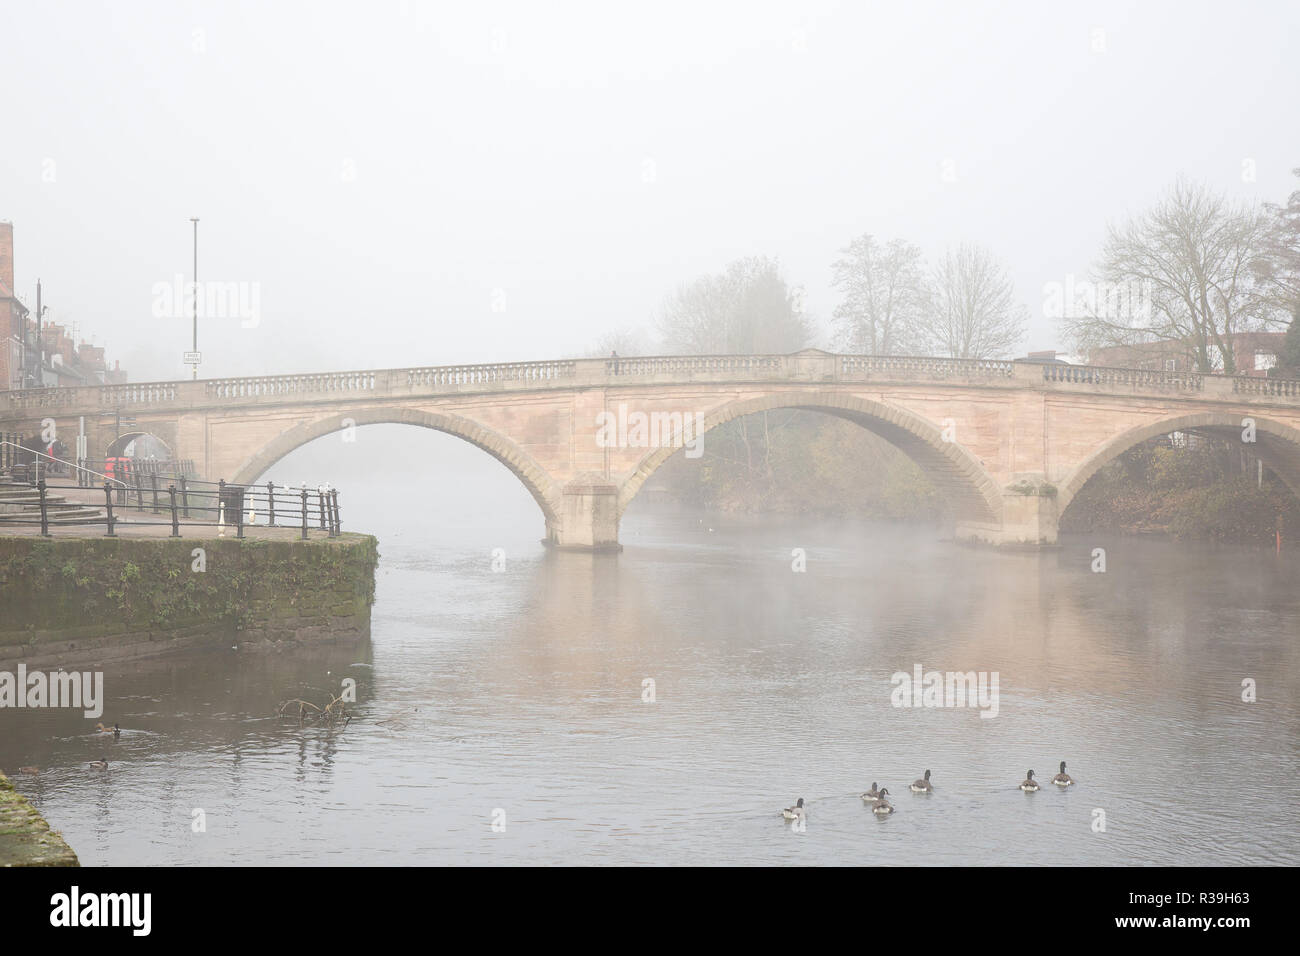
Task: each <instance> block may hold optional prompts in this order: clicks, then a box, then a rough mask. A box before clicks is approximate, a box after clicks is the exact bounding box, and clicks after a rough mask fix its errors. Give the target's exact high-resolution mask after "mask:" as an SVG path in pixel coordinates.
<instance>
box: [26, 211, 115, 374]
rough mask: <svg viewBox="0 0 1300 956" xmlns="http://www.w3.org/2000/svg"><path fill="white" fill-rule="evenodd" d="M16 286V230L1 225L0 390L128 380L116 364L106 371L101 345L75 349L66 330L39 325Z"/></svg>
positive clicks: (73, 341)
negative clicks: (15, 289)
mask: <svg viewBox="0 0 1300 956" xmlns="http://www.w3.org/2000/svg"><path fill="white" fill-rule="evenodd" d="M14 288H15V282H14V227H13V223H9V222H0V389H14V388H39V387H49V386H57V385H101V384H109V385H114V384H119V383H121V382H125V381H126V372H124V371H123V370H122V369H121V367H120V366H119V365H118V364H117V363H114V365H113V368H111V369H110V368H109V367H108V363H107V361H106V359H105V357H104V349H103V347H102V346H97V345H91V344H88V343H86V342H85V341H82V342H81V343H80V344H79V345H78V344H77V343H76V340H75V336H74V335H73V334H72V333H71V332H70V331H69V330H68V329H67V328H66V327H65V326H63V325H59V324H58V323H55V322H40V323H38V321H37V316H35V315H33V314H32V313H31V311H30V310H29V309H28V308H27V306H25V305H24V304H23V303H22V302H21V301H19V299H18V295H17V293H16V292H15V291H14ZM38 343H39V347H38Z"/></svg>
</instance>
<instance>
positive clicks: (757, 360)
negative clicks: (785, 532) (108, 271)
mask: <svg viewBox="0 0 1300 956" xmlns="http://www.w3.org/2000/svg"><path fill="white" fill-rule="evenodd" d="M702 382H709V383H767V382H792V383H803V382H826V383H835V382H844V383H856V382H871V383H877V382H879V383H882V384H910V383H913V382H915V383H939V384H942V385H945V386H949V387H952V386H957V387H960V386H977V387H983V388H1033V389H1048V390H1051V391H1063V392H1084V393H1087V392H1105V393H1108V394H1132V395H1134V396H1141V395H1144V394H1146V395H1151V394H1158V395H1169V394H1176V395H1181V396H1184V397H1188V398H1191V397H1202V398H1206V399H1210V400H1216V401H1222V402H1247V403H1252V404H1254V403H1260V404H1270V405H1271V404H1277V405H1284V406H1293V405H1297V404H1300V381H1297V380H1288V379H1276V378H1255V377H1252V376H1246V375H1239V376H1225V375H1207V374H1201V373H1194V372H1193V373H1187V372H1165V371H1156V370H1150V369H1132V368H1109V367H1104V366H1095V365H1057V364H1051V365H1039V364H1036V363H1028V362H1014V361H1006V360H994V359H953V358H942V357H923V356H893V355H841V354H834V353H830V352H822V351H819V350H816V349H809V350H805V351H803V352H797V353H795V354H793V355H660V356H632V357H628V358H622V357H611V358H597V359H558V360H553V361H544V362H505V363H492V364H485V365H442V366H422V367H416V368H397V369H370V370H356V371H341V372H321V373H305V374H296V375H261V376H243V377H237V378H217V379H201V380H199V381H184V380H182V381H174V382H141V383H134V384H127V385H100V386H79V387H72V388H65V387H57V388H36V389H19V390H12V391H0V419H8V420H18V419H30V418H38V417H42V416H44V415H78V414H97V413H101V412H112V411H113V410H115V409H131V410H136V409H150V410H159V411H167V410H172V409H176V410H193V409H202V408H214V407H225V406H229V405H257V404H277V403H286V402H291V403H292V402H330V401H349V400H354V399H357V398H375V399H381V400H382V399H389V398H396V399H402V398H410V397H423V396H437V395H447V394H463V393H466V392H511V391H529V390H544V389H556V388H578V389H583V388H617V387H620V386H628V385H643V384H655V385H659V384H662V385H672V384H694V383H702Z"/></svg>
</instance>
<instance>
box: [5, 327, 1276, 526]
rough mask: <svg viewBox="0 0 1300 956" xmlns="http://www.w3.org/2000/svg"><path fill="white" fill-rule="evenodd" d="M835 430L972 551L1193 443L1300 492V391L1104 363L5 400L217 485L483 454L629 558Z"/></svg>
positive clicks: (483, 375)
mask: <svg viewBox="0 0 1300 956" xmlns="http://www.w3.org/2000/svg"><path fill="white" fill-rule="evenodd" d="M778 408H798V409H809V410H812V411H817V412H822V413H824V414H827V415H834V416H836V417H838V418H842V419H846V420H848V421H851V422H854V423H855V424H858V425H860V426H861V427H863V428H866V429H869V430H871V431H873V432H875V433H876V434H878V435H880V436H882V437H884V438H885V439H887V440H888V441H890V442H891V443H893V444H894V445H895V446H897V447H898V448H899V449H901V450H902V451H903V452H904V453H906V454H907V455H908V456H910V457H911V458H912V459H913V460H914V461H915V462H916V463H917V464H918V465H919V466H920V467H921V469H922V470H923V471H924V472H925V473H926V474H927V475H928V476H929V477H930V478H931V479H932V480H933V481H934V482H935V483H936V484H937V485H938V486H939V487H940V489H941V490H942V492H943V494H944V495H945V496H946V498H947V500H948V501H949V502H950V504H951V509H950V510H951V518H952V532H953V534H954V535H955V537H957V538H959V539H966V540H976V541H983V542H987V543H991V544H1012V545H1042V544H1050V543H1052V542H1054V541H1055V540H1056V536H1057V520H1058V517H1059V516H1060V514H1062V513H1063V512H1064V510H1065V508H1067V507H1068V506H1069V503H1070V501H1071V500H1072V499H1073V498H1074V496H1075V495H1077V494H1078V492H1079V490H1080V489H1081V488H1082V487H1083V485H1084V483H1085V482H1086V481H1087V480H1088V478H1089V477H1091V476H1092V474H1093V473H1095V472H1096V471H1097V470H1098V469H1099V468H1100V467H1102V466H1103V465H1104V464H1106V463H1107V462H1108V461H1110V460H1112V459H1113V458H1115V457H1116V456H1117V455H1119V454H1121V453H1122V452H1124V451H1125V450H1127V449H1128V448H1130V447H1132V446H1133V445H1135V444H1137V443H1138V442H1141V441H1144V440H1145V439H1147V438H1151V437H1154V436H1156V435H1160V434H1166V433H1169V432H1173V431H1187V432H1206V433H1211V434H1217V435H1221V436H1228V437H1233V438H1236V439H1238V440H1241V439H1242V438H1243V435H1249V434H1250V432H1249V431H1248V423H1246V422H1245V420H1246V419H1250V423H1249V424H1253V437H1254V439H1255V440H1254V443H1253V444H1252V445H1250V446H1249V447H1250V450H1251V451H1252V452H1253V453H1254V454H1256V455H1257V456H1258V457H1259V458H1260V460H1262V461H1263V462H1264V463H1265V465H1266V466H1268V467H1269V468H1270V469H1272V470H1273V471H1274V472H1275V473H1276V474H1277V475H1278V476H1279V477H1280V478H1281V479H1282V480H1283V481H1284V482H1285V483H1286V484H1287V485H1288V486H1289V487H1290V488H1291V490H1292V491H1294V492H1296V493H1297V494H1300V382H1298V381H1290V380H1276V379H1263V378H1252V377H1246V376H1237V377H1228V376H1218V375H1199V374H1187V373H1166V372H1157V371H1145V370H1136V369H1111V368H1099V367H1095V366H1075V365H1038V364H1030V363H1020V362H1007V361H984V360H960V359H940V358H909V357H886V356H862V355H836V354H831V353H827V352H822V351H819V350H816V349H809V350H805V351H803V352H797V353H795V354H792V355H730V356H713V355H709V356H661V357H650V358H609V359H570V360H560V361H547V362H518V363H509V364H497V365H456V366H440V367H425V368H400V369H383V370H373V371H358V372H326V373H320V374H308V375H272V376H263V377H255V378H223V379H206V380H199V381H177V382H151V383H141V384H132V385H105V386H97V387H82V388H49V389H29V390H23V391H10V392H0V430H5V431H19V432H23V433H26V434H34V433H37V432H38V431H40V429H41V427H42V423H43V422H48V420H53V421H54V422H55V424H56V427H57V428H58V433H59V435H60V436H63V437H64V438H65V442H66V443H67V444H69V445H71V444H72V441H71V440H69V439H68V437H67V436H71V435H75V434H77V433H78V430H79V427H80V425H81V422H82V421H83V420H84V427H85V432H86V434H87V436H88V447H89V449H90V454H91V456H92V457H102V456H103V454H104V450H105V449H107V448H108V447H109V445H110V444H111V443H112V441H113V440H114V439H115V438H116V437H117V436H118V434H119V433H120V432H121V430H122V429H121V426H120V420H121V418H122V417H123V416H125V417H127V418H128V420H130V419H134V424H133V425H132V426H131V428H130V430H131V431H134V432H141V433H149V434H152V435H154V436H157V437H158V438H160V439H161V440H162V441H163V442H165V443H166V444H167V445H168V446H169V447H170V449H171V450H172V457H173V458H178V459H186V458H188V459H192V460H193V461H194V462H195V463H196V465H197V468H198V470H199V471H200V472H201V473H203V474H204V476H205V477H208V478H210V479H216V478H225V479H227V480H229V481H238V482H253V481H255V480H257V479H258V478H259V477H260V476H262V475H263V474H264V473H265V472H266V470H267V469H268V468H270V467H271V466H272V465H274V464H275V463H276V462H277V461H278V460H279V459H280V458H282V457H283V456H285V455H286V454H288V453H289V452H291V451H293V450H294V449H295V448H297V447H299V446H300V445H303V444H305V443H307V442H309V441H312V440H313V439H316V438H320V437H321V436H324V435H329V434H331V433H335V432H340V431H344V430H346V429H348V428H350V427H352V426H360V425H366V424H375V423H385V422H397V423H405V424H410V425H418V426H421V427H425V428H434V429H437V430H439V431H444V432H449V433H450V434H453V435H458V436H459V437H461V438H463V439H465V440H466V441H469V442H472V443H473V444H475V445H477V446H478V447H479V448H482V449H483V450H484V451H486V452H488V453H489V454H491V455H492V456H493V457H495V458H496V459H497V460H498V461H500V462H501V463H502V464H504V465H505V466H506V467H507V468H509V469H510V470H511V471H512V472H514V474H515V475H517V476H518V478H519V480H520V481H522V482H523V484H524V485H525V487H527V488H528V490H529V491H530V492H531V493H532V496H533V498H534V499H536V501H537V504H538V506H539V507H540V508H541V510H542V513H543V515H544V516H545V520H546V540H547V541H548V542H549V543H551V544H553V545H556V546H559V547H569V548H582V549H604V548H616V547H618V525H619V519H620V517H621V516H622V514H623V511H624V510H625V509H626V508H627V506H628V503H629V502H630V501H631V500H632V498H633V497H634V496H635V495H636V493H637V490H638V489H639V488H640V487H641V486H642V484H644V483H645V481H646V479H647V478H649V477H650V476H651V475H652V474H653V473H654V471H655V469H656V468H657V467H659V465H661V464H662V463H663V462H664V461H666V460H667V459H668V457H669V456H670V455H672V454H673V453H674V452H676V451H677V450H678V449H679V448H680V447H682V446H683V445H685V446H686V447H687V449H688V451H689V450H691V447H692V444H693V443H694V442H696V441H707V433H708V430H709V429H711V428H713V427H715V426H717V425H719V424H721V423H723V422H726V421H729V420H730V419H733V418H737V417H739V416H742V415H748V414H752V413H754V412H760V411H764V410H768V409H778Z"/></svg>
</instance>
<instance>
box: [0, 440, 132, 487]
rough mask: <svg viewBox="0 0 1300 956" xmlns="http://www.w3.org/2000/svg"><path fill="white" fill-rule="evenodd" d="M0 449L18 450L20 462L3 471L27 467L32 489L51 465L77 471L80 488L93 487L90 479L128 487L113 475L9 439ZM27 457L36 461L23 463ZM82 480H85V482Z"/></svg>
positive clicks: (0, 443) (1, 443) (16, 454)
mask: <svg viewBox="0 0 1300 956" xmlns="http://www.w3.org/2000/svg"><path fill="white" fill-rule="evenodd" d="M0 448H10V449H11V450H14V449H16V451H15V452H14V454H15V456H16V458H17V459H18V461H15V463H14V465H12V466H10V467H8V468H5V469H3V470H6V471H10V472H11V473H12V471H13V469H14V468H21V467H23V466H24V465H25V466H26V467H27V470H28V483H29V484H31V486H32V487H35V486H36V483H37V482H38V481H39V480H40V479H41V477H42V473H44V474H49V471H50V469H49V465H50V464H55V465H58V466H59V469H56V470H60V469H64V468H68V469H72V470H73V471H75V473H76V475H77V478H78V485H77V487H79V488H88V487H91V484H90V482H89V479H90V478H102V479H104V480H105V481H111V482H117V484H119V485H122V487H124V488H125V487H126V484H125V482H122V481H119V480H118V479H116V478H114V477H113V476H112V475H106V474H102V473H101V472H98V471H92V470H91V469H89V468H87V467H85V466H84V465H82V464H80V463H78V464H74V463H73V462H70V461H66V460H65V459H63V458H56V457H55V456H53V455H47V454H46V453H45V452H43V451H36V450H35V449H34V448H28V447H27V446H25V445H22V444H18V443H15V442H11V441H9V440H7V439H3V440H0ZM27 456H30V457H31V458H32V459H33V460H34V461H33V462H21V459H22V458H24V457H27ZM80 461H82V462H85V461H88V459H85V458H83V459H81V460H80ZM33 464H34V465H35V467H32V466H33ZM42 464H45V467H44V468H42V467H41V465H42ZM82 479H85V480H84V481H83V480H82Z"/></svg>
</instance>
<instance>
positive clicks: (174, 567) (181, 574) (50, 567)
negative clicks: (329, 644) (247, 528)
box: [0, 534, 378, 661]
mask: <svg viewBox="0 0 1300 956" xmlns="http://www.w3.org/2000/svg"><path fill="white" fill-rule="evenodd" d="M196 548H202V549H203V550H204V552H205V555H204V568H205V569H204V570H202V571H198V570H195V566H196V565H195V562H196V557H195V555H194V549H196ZM377 562H378V549H377V544H376V541H375V539H374V538H373V537H372V536H370V535H358V534H344V535H342V536H340V537H338V538H333V539H319V538H318V539H312V540H309V541H300V540H292V539H287V540H266V539H260V538H245V539H242V540H240V539H238V538H106V537H103V538H101V537H94V538H70V537H56V538H51V539H41V538H36V537H8V538H0V595H3V608H4V613H3V616H2V617H0V661H3V660H5V659H12V658H15V657H29V656H31V655H32V653H33V649H34V648H35V647H37V646H38V645H42V644H52V643H56V642H57V643H59V644H62V645H66V644H67V643H68V642H69V641H79V642H81V643H82V645H83V646H104V645H106V644H107V645H111V644H113V643H114V638H117V637H122V638H125V637H128V636H130V637H134V638H137V639H138V638H140V637H141V636H142V635H143V636H146V637H145V639H147V640H149V641H155V642H156V641H159V640H163V641H165V640H167V639H168V638H170V637H187V636H195V635H202V634H209V635H215V634H217V633H226V634H228V633H230V632H231V631H234V632H243V633H244V635H245V636H244V638H243V639H245V640H249V639H252V640H296V639H315V638H318V637H321V636H324V635H325V634H326V633H327V632H328V631H329V630H330V629H331V628H332V627H334V628H335V629H338V626H340V625H341V626H342V627H343V628H344V629H358V628H362V627H364V629H365V630H367V631H368V627H369V616H370V606H371V604H373V603H374V594H375V577H374V572H375V566H376V564H377ZM363 622H364V625H363ZM65 649H66V648H65Z"/></svg>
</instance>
